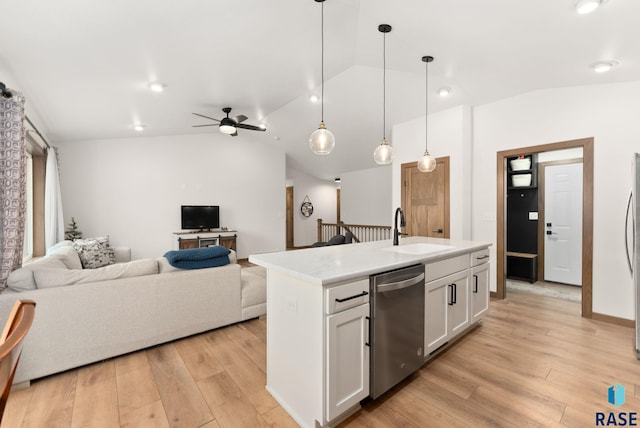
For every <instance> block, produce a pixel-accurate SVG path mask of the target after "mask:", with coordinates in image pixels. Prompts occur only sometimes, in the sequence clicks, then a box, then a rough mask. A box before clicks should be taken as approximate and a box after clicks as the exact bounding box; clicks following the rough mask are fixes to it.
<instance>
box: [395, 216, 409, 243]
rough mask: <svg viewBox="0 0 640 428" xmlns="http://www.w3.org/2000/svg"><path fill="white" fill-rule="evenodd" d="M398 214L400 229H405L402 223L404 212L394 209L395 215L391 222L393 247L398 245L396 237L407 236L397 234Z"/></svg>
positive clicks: (400, 233)
mask: <svg viewBox="0 0 640 428" xmlns="http://www.w3.org/2000/svg"><path fill="white" fill-rule="evenodd" d="M398 214H400V227H405V226H406V224H405V222H404V211H402V208H400V207H398V208H396V215H395V218H394V220H393V245H398V236H400V235H407V234H406V233H402V232H398Z"/></svg>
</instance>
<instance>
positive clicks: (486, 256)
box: [476, 254, 489, 260]
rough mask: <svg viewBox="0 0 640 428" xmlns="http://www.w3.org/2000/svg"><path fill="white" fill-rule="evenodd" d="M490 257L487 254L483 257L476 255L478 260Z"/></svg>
mask: <svg viewBox="0 0 640 428" xmlns="http://www.w3.org/2000/svg"><path fill="white" fill-rule="evenodd" d="M488 258H489V256H488V255H487V254H485V255H484V256H482V257H476V260H484V259H488Z"/></svg>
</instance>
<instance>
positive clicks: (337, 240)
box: [327, 235, 344, 246]
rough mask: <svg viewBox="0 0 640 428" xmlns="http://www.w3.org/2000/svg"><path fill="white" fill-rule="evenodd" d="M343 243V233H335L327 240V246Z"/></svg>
mask: <svg viewBox="0 0 640 428" xmlns="http://www.w3.org/2000/svg"><path fill="white" fill-rule="evenodd" d="M341 244H344V236H343V235H336V236H334V237H333V238H331V239H329V240H328V241H327V246H329V245H341Z"/></svg>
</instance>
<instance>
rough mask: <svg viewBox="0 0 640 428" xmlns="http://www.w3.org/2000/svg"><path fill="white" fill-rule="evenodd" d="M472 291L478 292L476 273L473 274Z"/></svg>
mask: <svg viewBox="0 0 640 428" xmlns="http://www.w3.org/2000/svg"><path fill="white" fill-rule="evenodd" d="M473 292H474V293H477V292H478V275H473Z"/></svg>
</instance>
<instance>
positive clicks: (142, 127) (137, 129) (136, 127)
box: [133, 123, 146, 132]
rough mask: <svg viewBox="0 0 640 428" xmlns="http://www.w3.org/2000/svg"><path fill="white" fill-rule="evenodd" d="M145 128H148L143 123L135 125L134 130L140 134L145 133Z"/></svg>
mask: <svg viewBox="0 0 640 428" xmlns="http://www.w3.org/2000/svg"><path fill="white" fill-rule="evenodd" d="M144 128H146V126H145V125H143V124H141V123H137V124H135V125H133V129H135V130H136V131H138V132H142V131H144Z"/></svg>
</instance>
